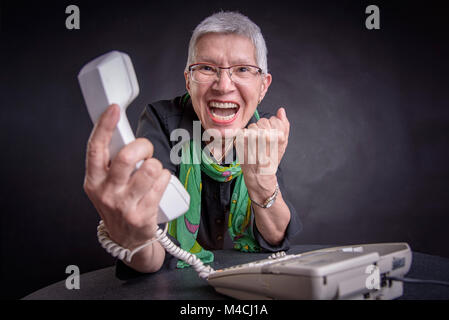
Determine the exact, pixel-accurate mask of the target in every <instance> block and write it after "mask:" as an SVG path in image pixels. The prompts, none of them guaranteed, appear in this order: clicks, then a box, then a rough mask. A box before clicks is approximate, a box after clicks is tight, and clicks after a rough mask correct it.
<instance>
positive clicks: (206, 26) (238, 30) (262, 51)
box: [186, 11, 268, 74]
mask: <svg viewBox="0 0 449 320" xmlns="http://www.w3.org/2000/svg"><path fill="white" fill-rule="evenodd" d="M207 33H225V34H230V33H231V34H238V35H241V36H245V37H247V38H249V39H250V40H251V42H252V43H253V44H254V47H255V48H256V62H257V64H258V66H259V67H260V68H261V69H262V72H263V73H265V74H266V73H267V72H268V66H267V46H266V44H265V40H264V38H263V36H262V32H261V31H260V28H259V27H258V26H257V25H256V24H255V23H254V22H252V21H251V20H250V19H249V18H248V17H246V16H244V15H243V14H241V13H238V12H230V11H221V12H217V13H214V14H213V15H211V16H209V17H207V18H206V19H204V20H203V21H202V22H201V23H200V24H199V25H198V26H197V27H196V28H195V30H193V34H192V37H191V38H190V43H189V54H188V57H187V65H186V71H188V68H189V65H191V64H193V63H195V61H194V60H195V54H196V52H195V51H196V43H197V41H198V39H199V38H200V37H201V36H202V35H205V34H207Z"/></svg>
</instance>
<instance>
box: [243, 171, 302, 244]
mask: <svg viewBox="0 0 449 320" xmlns="http://www.w3.org/2000/svg"><path fill="white" fill-rule="evenodd" d="M276 177H277V180H278V185H279V190H280V191H281V193H282V198H283V199H284V201H285V203H286V204H287V206H288V208H289V209H290V222H289V223H288V225H287V229H286V230H285V236H284V240H283V241H282V242H281V243H280V244H279V245H278V246H273V245H271V244H269V243H268V242H267V241H265V239H264V238H263V236H262V235H261V234H260V232H259V230H257V226H256V224H255V223H253V232H254V238H255V239H256V241H257V242H258V243H259V245H260V247H261V249H262V250H263V251H267V252H277V251H287V250H288V249H290V241H291V239H292V238H293V237H294V236H295V235H296V234H298V233H299V232H300V231H301V230H302V224H301V221H300V219H299V217H298V214H297V212H296V210H295V207H294V206H293V205H292V204H291V202H290V201H289V200H288V199H287V192H286V188H285V185H284V179H283V176H282V169H281V166H279V167H278V170H277V172H276ZM251 210H252V209H251ZM253 217H254V212H253Z"/></svg>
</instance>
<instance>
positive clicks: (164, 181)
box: [137, 169, 171, 219]
mask: <svg viewBox="0 0 449 320" xmlns="http://www.w3.org/2000/svg"><path fill="white" fill-rule="evenodd" d="M170 178H171V173H170V171H168V170H167V169H163V170H162V171H161V172H160V174H159V176H158V177H157V179H156V180H155V181H154V183H153V186H152V188H151V189H150V190H149V191H148V192H147V193H146V194H145V195H144V196H143V197H142V199H141V200H140V201H139V202H138V204H137V207H138V210H139V211H142V212H150V213H153V214H152V215H151V216H150V217H148V218H149V219H153V218H155V217H154V216H153V215H156V214H157V212H158V210H157V209H158V208H159V203H160V202H161V198H162V196H163V194H164V192H165V189H166V188H167V185H168V183H169V182H170Z"/></svg>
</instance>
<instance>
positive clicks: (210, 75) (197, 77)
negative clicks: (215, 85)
mask: <svg viewBox="0 0 449 320" xmlns="http://www.w3.org/2000/svg"><path fill="white" fill-rule="evenodd" d="M191 71H192V78H193V80H194V81H197V82H212V81H214V80H215V79H217V73H218V68H217V67H215V66H212V65H209V64H198V65H196V66H193V67H192V69H191Z"/></svg>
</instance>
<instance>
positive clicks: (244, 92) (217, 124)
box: [184, 33, 271, 135]
mask: <svg viewBox="0 0 449 320" xmlns="http://www.w3.org/2000/svg"><path fill="white" fill-rule="evenodd" d="M255 52H256V51H255V47H254V45H253V43H252V42H251V40H250V39H248V38H246V37H244V36H240V35H236V34H216V33H210V34H206V35H203V36H202V37H201V38H200V39H199V40H198V41H197V44H196V57H195V63H198V62H207V63H212V64H215V65H217V66H222V67H229V66H232V65H240V64H245V65H254V66H257V63H256V56H255ZM220 75H221V76H220V78H219V79H218V80H216V81H213V82H211V83H197V82H194V81H192V80H191V79H190V73H189V72H185V73H184V77H185V79H186V88H187V90H188V92H189V94H190V97H191V98H192V104H193V108H194V109H195V112H196V114H197V115H198V118H199V119H200V120H201V124H202V126H203V128H204V129H216V130H218V131H219V132H220V133H221V134H222V135H224V133H225V130H226V129H233V130H236V129H241V128H244V127H245V126H246V125H247V123H248V121H249V120H250V119H251V117H252V116H253V114H254V111H255V110H256V107H257V105H258V103H259V101H262V99H263V97H264V96H265V93H266V92H267V90H268V87H269V86H270V84H271V75H270V74H266V75H260V76H257V77H256V78H255V79H254V81H251V82H250V83H245V84H238V83H234V82H233V81H231V79H230V78H229V74H228V72H227V70H221V74H220Z"/></svg>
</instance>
